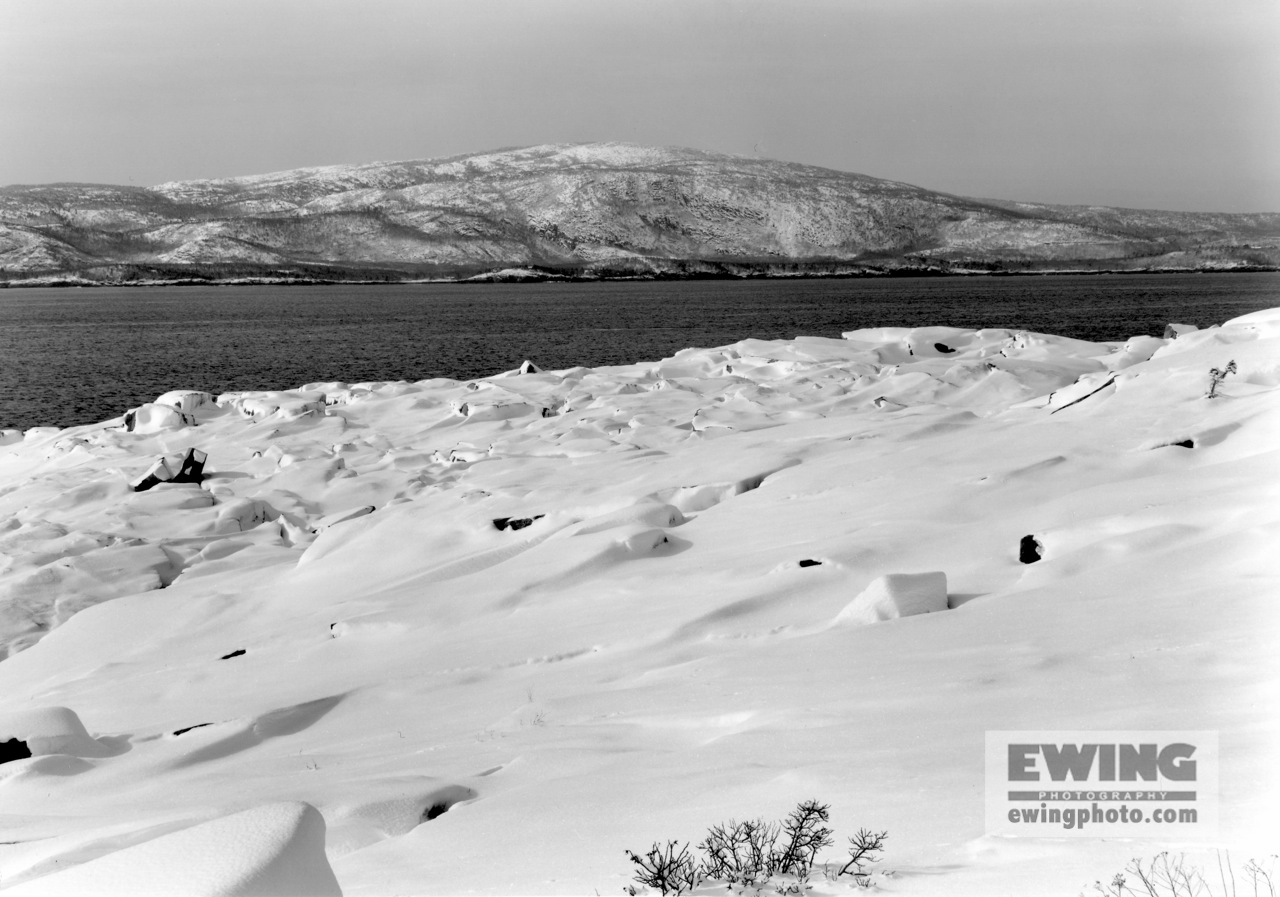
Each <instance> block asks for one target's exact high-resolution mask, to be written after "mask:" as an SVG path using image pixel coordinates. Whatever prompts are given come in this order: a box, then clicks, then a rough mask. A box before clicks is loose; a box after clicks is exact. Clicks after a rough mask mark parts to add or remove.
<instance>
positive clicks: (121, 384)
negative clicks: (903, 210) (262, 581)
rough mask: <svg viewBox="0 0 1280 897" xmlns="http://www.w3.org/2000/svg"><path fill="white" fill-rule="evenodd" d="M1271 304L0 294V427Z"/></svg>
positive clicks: (762, 295)
mask: <svg viewBox="0 0 1280 897" xmlns="http://www.w3.org/2000/svg"><path fill="white" fill-rule="evenodd" d="M1275 305H1280V274H1276V273H1248V274H1187V275H1180V274H1161V275H1094V276H1079V275H1076V276H1071V275H1061V276H1055V275H1047V276H1035V277H946V278H874V279H868V278H859V279H821V280H819V279H796V280H785V279H777V280H749V281H726V280H705V281H671V282H652V281H637V282H609V283H541V284H400V285H316V286H235V287H231V286H223V287H196V286H183V287H100V288H84V289H21V288H10V289H6V290H0V428H17V429H26V428H29V427H33V426H58V427H66V426H73V425H78V424H88V423H95V422H98V421H103V420H107V419H109V418H113V417H116V416H119V415H121V414H123V413H124V412H125V411H126V410H128V409H129V408H132V407H136V406H137V405H139V404H142V403H143V402H147V401H150V400H152V399H154V398H155V397H156V396H158V395H159V394H161V393H163V392H165V391H167V390H169V389H176V388H183V389H187V388H190V389H200V390H205V391H207V392H211V393H214V394H217V393H220V392H226V391H233V390H249V389H290V388H295V387H298V386H301V385H304V384H307V383H316V382H325V381H345V382H351V383H354V382H365V381H376V380H421V379H426V378H430V377H450V378H454V379H470V378H474V377H481V376H486V375H490V374H495V373H499V372H501V371H504V370H510V369H512V368H514V367H517V366H518V365H519V364H520V362H521V361H523V360H525V359H529V360H531V361H533V362H534V363H535V364H537V365H539V366H540V367H542V368H547V369H559V368H569V367H574V366H577V365H584V366H589V367H596V366H600V365H612V364H629V363H632V362H637V361H648V360H656V359H659V358H664V357H667V356H669V355H671V354H673V353H675V352H677V351H679V350H680V349H683V348H686V347H708V346H718V345H725V344H728V343H733V342H737V341H738V340H741V339H746V338H748V337H755V338H759V339H790V338H792V337H795V336H801V335H804V336H828V337H839V336H840V334H841V333H842V332H844V331H848V330H855V329H860V328H866V327H890V326H892V327H921V326H931V325H946V326H952V327H966V328H982V327H1000V328H1009V329H1017V330H1032V331H1037V332H1041V333H1053V334H1058V335H1062V336H1070V337H1075V338H1078V339H1087V340H1124V339H1127V338H1128V337H1130V336H1136V335H1140V334H1148V335H1153V336H1159V335H1161V334H1162V333H1163V330H1164V327H1165V325H1166V324H1167V323H1170V322H1175V321H1176V322H1179V323H1187V324H1195V325H1198V326H1202V327H1203V326H1208V325H1210V324H1215V323H1221V322H1222V321H1225V320H1227V319H1229V318H1232V317H1237V316H1239V315H1242V314H1247V313H1249V312H1252V311H1258V310H1260V309H1263V308H1269V307H1272V306H1275Z"/></svg>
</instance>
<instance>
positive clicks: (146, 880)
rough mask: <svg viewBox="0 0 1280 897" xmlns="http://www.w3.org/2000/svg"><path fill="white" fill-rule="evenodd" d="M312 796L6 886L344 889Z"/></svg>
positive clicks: (242, 896)
mask: <svg viewBox="0 0 1280 897" xmlns="http://www.w3.org/2000/svg"><path fill="white" fill-rule="evenodd" d="M324 838H325V823H324V817H323V816H321V815H320V811H319V810H317V809H316V808H315V807H313V806H311V805H310V804H306V803H302V802H289V803H277V804H266V805H264V806H260V807H254V808H253V809H251V810H244V811H242V812H240V813H234V814H232V815H230V816H224V817H222V818H221V819H214V820H213V821H211V822H205V823H201V824H200V825H195V826H192V827H191V828H187V829H183V830H181V831H178V832H173V833H171V834H168V835H162V836H161V837H159V838H154V839H152V840H150V841H145V842H143V843H142V844H135V845H134V846H132V847H126V848H124V849H123V850H117V851H115V852H114V853H109V854H107V855H106V856H103V857H99V858H98V859H96V860H91V861H89V862H87V863H83V864H82V865H79V866H75V867H73V868H71V869H68V870H67V871H65V872H59V873H56V874H54V875H48V876H45V877H44V878H38V879H36V880H35V881H31V882H25V883H23V884H19V885H16V886H14V887H12V888H9V889H7V890H6V891H5V894H6V895H10V894H12V895H14V897H37V895H50V897H52V895H67V894H95V895H104V897H105V895H120V897H125V895H128V897H147V895H155V897H160V895H173V894H184V895H190V897H195V895H201V897H214V895H217V897H341V895H342V889H341V888H340V887H339V886H338V880H337V878H335V877H334V874H333V869H332V868H331V867H330V866H329V860H328V858H327V857H326V856H325V853H324Z"/></svg>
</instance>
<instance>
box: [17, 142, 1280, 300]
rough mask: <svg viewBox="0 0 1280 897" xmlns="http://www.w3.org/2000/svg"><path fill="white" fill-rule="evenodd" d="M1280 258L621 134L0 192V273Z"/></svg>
mask: <svg viewBox="0 0 1280 897" xmlns="http://www.w3.org/2000/svg"><path fill="white" fill-rule="evenodd" d="M1277 266H1280V214H1273V213H1267V214H1249V215H1241V214H1231V215H1229V214H1208V213H1183V212H1153V211H1138V210H1131V209H1116V208H1106V207H1076V206H1052V205H1037V204H1030V203H1015V202H1004V201H995V200H978V199H967V198H963V197H958V196H951V195H948V194H944V193H937V192H934V191H931V190H925V189H922V188H919V187H913V186H911V185H909V184H903V183H898V182H894V181H886V180H881V179H878V178H872V177H867V176H865V175H859V174H851V173H846V172H840V171H833V170H830V169H825V168H817V167H813V166H807V165H798V164H793V163H787V162H778V161H771V160H762V159H754V158H746V157H740V156H729V155H722V154H715V153H707V152H700V151H697V150H690V149H679V148H654V147H643V146H633V145H628V144H613V143H607V144H580V145H553V146H538V147H531V148H525V149H512V150H503V151H497V152H491V153H482V154H478V155H469V156H460V157H456V158H451V159H443V160H427V161H416V162H380V163H371V164H367V165H334V166H327V167H321V168H303V169H297V170H293V171H285V172H278V173H274V174H264V175H254V176H249V177H238V178H225V179H217V180H201V181H179V182H173V183H167V184H160V185H158V186H155V187H151V188H135V187H115V186H101V185H83V184H54V185H44V186H13V187H6V188H2V189H0V282H13V281H15V280H16V281H22V280H29V279H31V278H45V279H49V278H54V279H57V278H63V279H66V278H73V279H83V280H89V281H99V282H121V281H134V280H146V279H180V278H188V277H195V278H199V279H229V278H235V277H243V276H292V277H305V278H316V279H326V278H338V279H346V278H371V279H391V280H399V279H408V278H418V277H470V276H475V275H483V274H486V273H490V272H494V271H501V270H503V269H512V268H515V269H535V270H536V271H537V272H539V273H541V274H544V275H545V274H551V275H557V274H558V275H564V276H577V277H600V276H637V275H638V276H646V275H676V276H680V275H699V274H718V273H731V274H769V273H777V274H784V273H785V274H792V273H815V274H823V273H857V272H859V271H867V272H873V273H874V272H883V271H893V270H903V269H923V270H942V271H992V270H1010V271H1018V270H1045V269H1071V270H1099V269H1106V270H1138V269H1221V268H1227V269H1235V268H1259V267H1261V268H1274V267H1277Z"/></svg>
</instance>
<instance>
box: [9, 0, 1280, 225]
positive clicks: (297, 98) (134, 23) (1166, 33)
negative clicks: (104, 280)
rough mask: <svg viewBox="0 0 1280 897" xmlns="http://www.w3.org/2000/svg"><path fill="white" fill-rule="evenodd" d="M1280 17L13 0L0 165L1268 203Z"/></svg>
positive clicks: (444, 1) (710, 5)
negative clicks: (655, 173)
mask: <svg viewBox="0 0 1280 897" xmlns="http://www.w3.org/2000/svg"><path fill="white" fill-rule="evenodd" d="M1277 37H1280V7H1278V6H1277V5H1276V4H1274V3H1268V2H1266V0H1228V2H1226V3H1224V4H1218V5H1215V7H1214V8H1213V9H1212V10H1206V9H1204V8H1202V7H1201V6H1199V5H1197V4H1196V3H1194V2H1192V0H1172V2H1166V3H1151V2H1135V3H1130V4H1124V5H1123V6H1116V5H1113V4H1107V3H1104V2H1101V0H1082V2H1079V3H1074V4H1071V5H1070V6H1069V7H1067V6H1063V5H1061V4H1053V3H1050V2H1048V0H1033V2H1026V0H1021V2H1016V0H955V2H949V3H945V4H943V3H940V2H938V0H906V2H898V3H888V2H886V0H863V2H852V3H839V2H834V0H830V2H828V0H819V2H814V3H812V4H808V5H806V6H804V7H802V8H799V9H789V8H787V7H786V6H784V5H782V4H778V3H769V2H748V0H702V2H695V3H676V2H674V0H655V2H649V3H639V2H634V0H625V2H618V3H613V4H608V5H607V6H600V5H598V4H590V3H587V2H585V0H546V2H542V3H539V4H536V5H529V4H520V3H516V2H514V0H494V2H489V3H484V4H470V5H468V4H461V3H458V2H456V0H437V2H429V3H409V2H406V0H379V2H374V3H373V4H363V5H361V6H359V7H357V6H354V5H352V4H349V3H345V2H341V0H325V2H319V3H304V2H302V0H277V2H273V3H268V4H265V5H263V4H252V3H249V2H247V0H228V2H226V3H223V4H219V5H218V6H217V7H214V8H208V7H203V6H196V5H187V4H167V3H163V2H160V0H122V2H120V3H117V4H112V5H111V6H110V7H104V6H100V5H98V4H93V3H91V2H88V0H62V2H57V3H52V4H47V3H45V4H41V3H35V2H33V0H14V2H10V3H7V4H4V5H3V6H2V7H0V78H2V79H3V80H4V81H5V83H6V84H8V85H10V87H11V89H10V90H7V91H5V92H4V95H3V96H0V118H3V119H4V120H5V121H6V122H8V123H9V124H10V128H9V131H10V133H11V134H17V135H19V138H18V139H17V140H11V141H10V146H9V147H7V148H6V150H5V152H4V153H0V184H3V185H6V186H34V185H44V184H53V183H67V184H72V183H79V184H110V185H117V186H134V187H149V186H155V185H158V184H162V183H166V182H172V181H188V180H216V179H223V178H235V177H247V176H254V175H260V174H265V173H273V172H281V171H290V170H295V169H298V168H316V167H326V166H330V165H337V166H343V165H367V164H373V163H375V162H376V161H379V160H386V161H417V160H428V159H442V158H450V157H455V156H462V155H472V154H477V153H484V152H494V151H497V149H495V148H523V147H528V146H537V145H543V144H578V143H607V142H617V143H630V144H637V145H643V146H680V147H688V148H696V149H699V150H701V151H705V152H712V153H726V154H731V155H737V156H742V157H746V158H752V157H755V158H766V159H771V160H778V161H783V162H791V163H795V164H802V165H815V166H819V167H823V168H828V169H832V170H835V171H841V172H849V173H858V174H863V175H867V176H870V177H875V178H879V179H883V180H891V181H899V182H905V183H908V184H912V185H914V186H918V187H922V188H925V189H928V190H934V191H938V192H944V193H950V194H954V195H959V196H964V197H970V198H989V199H1001V200H1006V201H1019V202H1028V203H1042V204H1049V205H1083V206H1108V207H1116V208H1132V209H1157V210H1169V211H1182V212H1218V213H1268V212H1273V211H1275V210H1280V166H1278V165H1276V163H1275V161H1274V159H1275V156H1276V149H1277V148H1280V95H1278V94H1277V92H1276V91H1275V90H1274V89H1273V85H1274V84H1275V83H1276V82H1277V79H1280V60H1277V58H1276V55H1277V54H1275V53H1274V46H1275V41H1276V38H1277Z"/></svg>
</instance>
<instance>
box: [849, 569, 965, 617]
mask: <svg viewBox="0 0 1280 897" xmlns="http://www.w3.org/2000/svg"><path fill="white" fill-rule="evenodd" d="M946 609H947V574H946V573H943V572H941V571H934V572H931V573H886V574H885V575H884V576H880V577H877V578H876V579H874V580H872V581H871V583H870V584H869V585H868V586H867V587H866V588H865V589H863V590H862V591H861V592H860V593H859V594H858V597H856V598H854V599H853V600H852V601H850V602H849V603H848V604H847V605H846V606H845V608H844V609H843V610H842V611H840V613H839V614H838V615H836V622H837V623H880V622H883V621H885V620H896V619H898V618H900V617H913V616H915V615H916V614H931V613H935V612H937V611H943V610H946Z"/></svg>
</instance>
